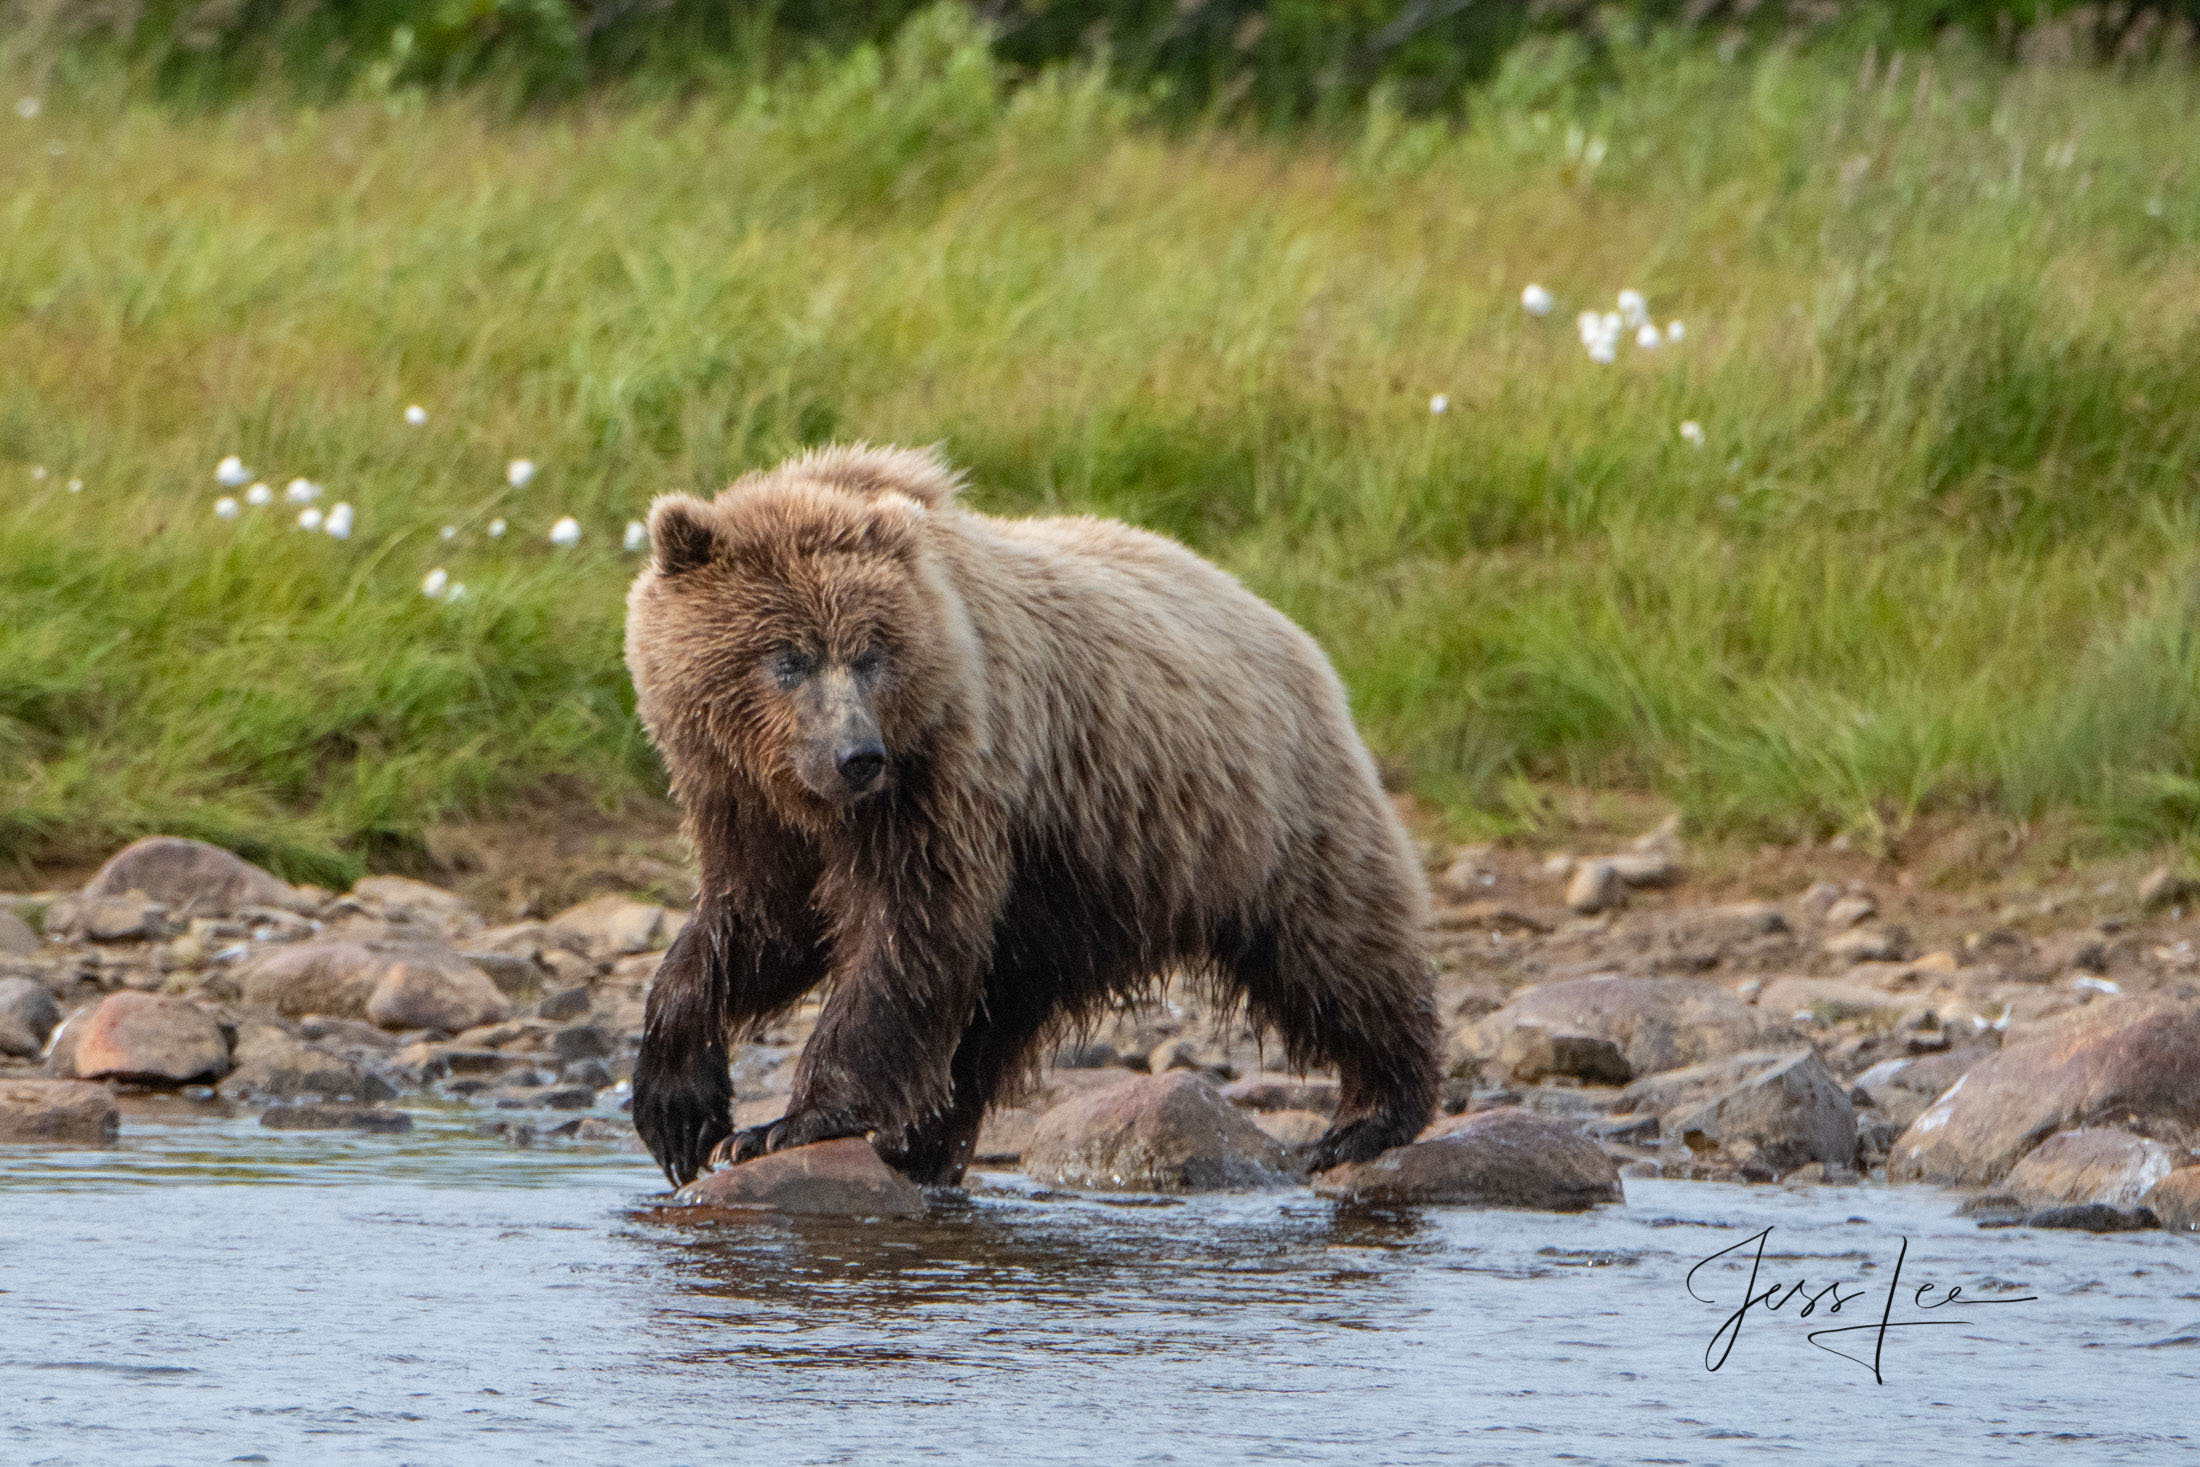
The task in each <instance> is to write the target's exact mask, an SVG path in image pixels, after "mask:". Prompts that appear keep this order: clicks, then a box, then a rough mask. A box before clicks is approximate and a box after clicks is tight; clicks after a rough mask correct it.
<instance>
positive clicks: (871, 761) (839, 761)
mask: <svg viewBox="0 0 2200 1467" xmlns="http://www.w3.org/2000/svg"><path fill="white" fill-rule="evenodd" d="M833 763H834V764H835V766H837V767H838V768H839V770H840V777H841V780H842V781H843V782H844V783H845V784H846V785H847V786H848V788H850V789H852V790H867V789H869V788H870V787H871V786H872V784H873V783H875V782H876V781H877V779H878V777H879V775H880V774H881V773H882V772H883V771H884V770H885V768H886V750H885V748H884V747H883V746H882V745H880V744H879V743H877V742H876V741H875V740H869V739H867V740H865V741H864V742H862V743H860V744H850V745H848V746H847V747H846V748H843V749H842V750H841V751H840V752H839V753H837V754H835V755H834V756H833Z"/></svg>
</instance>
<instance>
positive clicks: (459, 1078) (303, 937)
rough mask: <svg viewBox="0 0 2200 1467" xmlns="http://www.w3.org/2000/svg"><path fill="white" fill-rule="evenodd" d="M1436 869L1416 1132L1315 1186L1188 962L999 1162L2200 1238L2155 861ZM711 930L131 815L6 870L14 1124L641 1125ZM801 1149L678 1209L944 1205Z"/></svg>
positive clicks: (1290, 1126)
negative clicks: (1779, 893)
mask: <svg viewBox="0 0 2200 1467" xmlns="http://www.w3.org/2000/svg"><path fill="white" fill-rule="evenodd" d="M1428 855H1429V858H1430V865H1431V869H1432V871H1434V872H1435V874H1436V885H1437V889H1438V893H1439V906H1438V910H1437V913H1436V922H1435V928H1434V932H1433V934H1432V945H1433V948H1434V951H1435V953H1436V956H1437V960H1438V964H1439V969H1440V995H1441V1001H1442V1005H1443V1015H1444V1018H1445V1021H1446V1024H1447V1027H1448V1034H1449V1037H1448V1045H1449V1048H1448V1053H1447V1058H1446V1063H1447V1071H1448V1073H1447V1078H1446V1081H1445V1097H1444V1110H1445V1114H1444V1115H1443V1116H1441V1117H1439V1119H1438V1120H1437V1122H1436V1123H1435V1124H1434V1125H1432V1126H1431V1128H1430V1130H1429V1132H1428V1133H1427V1134H1426V1135H1425V1136H1424V1137H1423V1138H1422V1140H1421V1141H1419V1142H1417V1143H1415V1144H1414V1145H1412V1146H1409V1147H1402V1148H1399V1149H1398V1150H1396V1151H1393V1152H1390V1153H1387V1154H1386V1155H1385V1156H1384V1157H1381V1158H1378V1159H1377V1160H1376V1161H1374V1162H1370V1163H1367V1164H1365V1165H1363V1166H1358V1167H1347V1168H1339V1169H1338V1170H1336V1171H1333V1172H1330V1173H1326V1174H1324V1175H1322V1176H1320V1177H1316V1178H1312V1179H1308V1178H1305V1177H1303V1176H1302V1175H1301V1174H1299V1173H1297V1172H1295V1171H1294V1170H1293V1163H1292V1160H1291V1158H1292V1155H1293V1152H1292V1150H1291V1148H1293V1147H1295V1146H1296V1145H1298V1144H1300V1143H1303V1142H1304V1141H1306V1140H1309V1139H1311V1138H1312V1137H1313V1136H1314V1135H1316V1134H1318V1133H1319V1132H1320V1130H1321V1129H1322V1127H1323V1126H1324V1125H1325V1123H1326V1113H1327V1112H1328V1111H1329V1110H1331V1109H1333V1107H1334V1105H1335V1099H1336V1086H1335V1082H1334V1080H1333V1079H1332V1078H1329V1077H1325V1076H1322V1075H1308V1076H1300V1075H1290V1074H1281V1073H1275V1072H1272V1071H1270V1070H1269V1069H1267V1068H1266V1067H1265V1065H1264V1058H1265V1055H1264V1049H1263V1045H1262V1043H1261V1041H1260V1038H1259V1036H1257V1035H1255V1034H1253V1033H1251V1032H1250V1031H1248V1030H1247V1029H1246V1028H1245V1027H1244V1025H1243V1023H1242V1021H1241V1020H1240V1019H1238V1018H1237V1017H1236V1016H1234V1015H1231V1014H1228V1013H1225V1012H1218V1011H1215V1010H1214V1009H1212V1008H1211V1007H1210V1006H1209V1005H1208V1004H1207V1003H1206V1002H1205V1001H1204V998H1203V996H1202V995H1201V994H1200V993H1198V992H1197V991H1196V990H1193V989H1191V988H1188V987H1186V986H1184V985H1178V984H1172V985H1170V986H1168V987H1167V988H1166V989H1165V991H1164V992H1163V993H1162V994H1161V995H1160V996H1159V997H1158V998H1157V999H1156V1000H1155V1001H1154V1002H1153V1003H1151V1004H1148V1005H1144V1006H1140V1007H1137V1008H1131V1009H1126V1010H1124V1011H1121V1012H1118V1013H1113V1014H1110V1015H1108V1016H1107V1017H1106V1018H1105V1019H1103V1020H1102V1021H1101V1022H1099V1023H1098V1024H1096V1025H1095V1026H1094V1027H1093V1029H1092V1031H1091V1032H1089V1033H1086V1034H1081V1035H1078V1036H1075V1037H1074V1038H1073V1039H1072V1040H1070V1041H1067V1042H1065V1043H1064V1044H1063V1045H1062V1046H1061V1048H1060V1049H1059V1050H1058V1051H1057V1052H1056V1053H1055V1054H1054V1055H1053V1056H1052V1062H1051V1063H1050V1064H1048V1065H1047V1066H1046V1067H1045V1068H1044V1069H1043V1070H1042V1071H1041V1072H1040V1073H1039V1074H1038V1075H1036V1076H1034V1077H1033V1080H1032V1082H1031V1084H1030V1085H1029V1087H1027V1091H1026V1093H1024V1094H1023V1095H1022V1096H1020V1097H1019V1101H1020V1103H1018V1104H1015V1105H1012V1106H1009V1107H1007V1108H1005V1109H1001V1110H998V1111H996V1112H995V1114H994V1115H993V1116H992V1117H990V1118H989V1120H988V1123H987V1125H986V1128H985V1132H984V1134H983V1135H982V1136H981V1138H980V1142H979V1147H978V1153H977V1158H976V1159H977V1162H978V1164H979V1165H980V1166H987V1167H1000V1166H1019V1167H1021V1168H1022V1169H1023V1170H1024V1171H1025V1172H1026V1173H1027V1174H1028V1175H1030V1176H1032V1177H1033V1178H1035V1179H1037V1180H1038V1181H1040V1182H1042V1183H1044V1184H1046V1185H1048V1186H1058V1187H1065V1188H1076V1189H1087V1190H1105V1191H1162V1192H1170V1191H1196V1190H1209V1189H1216V1188H1225V1189H1227V1188H1245V1187H1261V1186H1299V1185H1307V1184H1309V1183H1311V1184H1312V1185H1313V1186H1314V1187H1315V1188H1316V1189H1317V1190H1318V1191H1320V1192H1322V1193H1323V1194H1325V1195H1330V1196H1334V1197H1338V1198H1340V1199H1344V1200H1349V1201H1356V1202H1361V1203H1367V1204H1397V1203H1418V1202H1453V1203H1462V1204H1469V1205H1481V1206H1510V1207H1530V1208H1540V1209H1547V1210H1572V1209H1578V1208H1581V1207H1588V1206H1593V1205H1596V1204H1598V1203H1602V1202H1610V1201H1617V1200H1619V1199H1620V1196H1621V1187H1622V1180H1621V1179H1622V1178H1624V1177H1647V1176H1663V1177H1676V1178H1696V1179H1716V1180H1728V1181H1748V1182H1764V1183H1776V1182H1777V1183H1788V1184H1798V1183H1817V1184H1840V1183H1845V1182H1854V1181H1856V1180H1859V1179H1862V1178H1865V1177H1877V1178H1884V1179H1886V1180H1889V1181H1896V1182H1902V1181H1925V1182H1933V1183H1939V1184H1943V1185H1950V1186H1956V1187H1961V1188H1966V1189H1969V1190H1970V1191H1971V1192H1972V1193H1973V1194H1974V1195H1973V1199H1972V1202H1971V1203H1970V1204H1969V1209H1970V1210H1971V1211H1973V1212H1975V1214H1976V1215H1977V1216H1978V1217H1979V1219H1980V1220H1981V1222H1982V1223H1985V1224H1989V1225H1991V1224H1997V1223H2010V1222H2029V1223H2031V1224H2033V1225H2038V1226H2066V1227H2082V1228H2092V1229H2096V1230H2112V1229H2123V1228H2131V1227H2155V1226H2161V1227H2169V1228H2174V1229H2179V1230H2191V1229H2194V1228H2196V1227H2200V1165H2196V1164H2195V1163H2196V1160H2200V961H2196V960H2195V957H2194V953H2193V947H2192V943H2191V941H2190V940H2189V939H2184V938H2181V937H2180V936H2179V935H2178V932H2179V928H2180V925H2181V924H2182V922H2183V919H2184V912H2183V903H2184V902H2185V901H2186V900H2187V899H2188V898H2189V897H2190V896H2191V895H2192V892H2191V890H2190V889H2189V888H2188V887H2187V886H2186V885H2185V884H2184V883H2182V882H2180V881H2178V880H2177V879H2176V878H2175V877H2174V876H2172V875H2171V874H2170V873H2168V872H2166V871H2163V872H2157V873H2155V874H2154V875H2153V876H2151V877H2149V878H2148V879H2147V880H2146V881H2145V882H2143V883H2140V884H2139V887H2138V888H2136V889H2134V890H2132V891H2130V892H2129V893H2128V895H2126V894H2121V893H2119V894H2117V895H2118V897H2119V900H2120V903H2121V905H2122V906H2123V907H2124V908H2125V909H2126V910H2123V911H2119V912H2112V913H2110V914H2107V915H2104V916H2099V917H2097V918H2095V919H2094V920H2092V921H2090V922H2087V923H2086V924H2085V925H2084V926H2082V927H2078V928H2075V929H2064V930H2053V924H2052V922H2043V921H2042V920H2040V919H2042V918H2051V917H2052V915H2053V907H2052V905H2050V906H2049V908H2048V910H2046V911H2039V910H2033V911H2030V912H2013V911H2012V910H2010V909H2008V908H2004V909H2002V910H2001V911H1998V912H1993V913H1985V912H1981V911H1979V910H1976V909H1975V908H1966V907H1964V906H1963V905H1961V904H1950V903H1947V902H1940V903H1935V902H1932V901H1928V900H1926V899H1925V898H1922V897H1919V896H1917V895H1916V894H1915V893H1914V892H1913V891H1911V890H1908V889H1906V888H1905V887H1904V886H1903V885H1902V884H1901V883H1896V884H1894V886H1893V889H1888V890H1881V889H1875V888H1873V887H1872V886H1869V885H1866V884H1864V883H1859V882H1853V881H1852V882H1849V883H1846V884H1835V883H1832V882H1826V881H1818V882H1812V883H1809V884H1807V885H1805V886H1804V887H1803V889H1801V890H1798V891H1796V892H1795V893H1794V894H1793V895H1792V896H1789V897H1787V898H1785V899H1782V900H1776V901H1762V900H1757V901H1717V900H1710V901H1707V900H1701V899H1697V900H1691V899H1690V897H1691V895H1692V893H1691V891H1690V885H1691V883H1690V880H1689V877H1688V872H1687V870H1686V868H1685V863H1684V860H1683V856H1682V852H1681V850H1680V848H1679V846H1678V842H1677V840H1676V839H1675V836H1674V833H1673V832H1672V830H1671V829H1669V828H1668V829H1663V830H1660V831H1658V832H1655V833H1653V834H1652V835H1650V836H1648V837H1645V838H1644V839H1642V840H1640V841H1637V842H1635V843H1633V845H1632V846H1631V847H1630V848H1628V849H1625V850H1620V851H1616V852H1612V853H1609V854H1606V855H1601V856H1594V857H1589V858H1574V857H1567V856H1560V857H1548V858H1546V857H1538V856H1534V855H1529V854H1525V853H1519V852H1513V851H1507V850H1502V849H1496V848H1489V847H1469V848H1464V849H1453V850H1443V851H1435V850H1431V851H1430V852H1428ZM684 921H685V914H684V913H683V912H681V911H679V910H676V909H674V908H670V907H666V906H663V905H659V904H657V903H654V902H649V901H643V900H637V899H634V898H630V897H626V896H620V895H607V896H600V897H597V898H594V899H592V900H589V901H586V902H583V903H581V904H579V905H577V906H574V907H571V908H569V909H567V910H565V911H562V912H558V913H556V914H554V915H551V916H548V917H545V918H542V919H540V920H521V921H516V922H507V923H503V924H496V923H493V922H492V921H491V920H490V919H489V917H488V916H487V915H485V914H484V913H482V912H481V911H479V910H477V909H476V908H475V907H474V906H473V905H471V904H469V903H468V902H467V901H465V900H464V899H462V898H461V897H459V896H457V895H456V894H454V893H452V892H449V891H446V890H443V889H441V888H439V887H436V886H433V885H430V884H428V883H425V882H420V881H415V880H411V879H408V878H404V877H394V876H378V877H370V878H367V879H365V880H362V881H360V882H359V883H358V884H357V886H355V887H354V888H353V889H352V890H351V891H349V892H346V893H341V894H339V893H333V892H327V891H321V890H317V889H314V888H301V887H293V886H291V885H289V884H287V883H284V882H282V881H280V880H278V879H277V878H276V877H274V876H273V875H271V874H269V873H268V872H265V871H262V870H260V869H259V868H257V867H254V866H251V865H249V864H248V863H246V862H244V861H241V860H239V859H238V858H237V857H235V856H233V855H230V854H229V853H227V852H225V851H221V850H219V849H217V848H214V847H211V846H206V845H202V844H200V843H198V842H194V841H187V840H181V839H175V838H166V837H159V838H153V839H149V840H145V841H140V842H138V843H136V844H135V845H133V846H131V847H129V848H128V849H126V850H124V851H122V852H120V853H118V854H117V855H116V856H115V857H114V858H113V859H112V860H110V861H109V862H108V863H107V865H106V866H105V867H103V868H102V869H101V870H100V872H99V873H98V875H96V876H95V877H94V878H93V879H92V880H91V881H90V882H89V883H88V884H86V885H85V886H84V887H83V888H81V889H80V890H75V891H61V892H42V893H33V894H24V895H15V896H6V895H0V1143H11V1142H12V1143H22V1144H53V1143H56V1142H69V1143H77V1144H102V1143H105V1142H108V1141H111V1140H112V1139H113V1138H114V1137H115V1135H116V1134H117V1131H118V1127H119V1126H120V1124H121V1113H122V1108H120V1107H118V1105H117V1097H118V1096H120V1097H123V1098H124V1099H127V1098H128V1097H130V1096H131V1095H133V1094H140V1093H144V1092H148V1091H154V1092H162V1093H173V1094H176V1095H180V1096H182V1097H184V1098H185V1099H186V1100H190V1101H196V1102H199V1103H201V1104H204V1105H207V1106H209V1107H216V1108H222V1109H226V1110H231V1111H234V1110H236V1109H239V1108H245V1109H249V1110H254V1111H258V1112H259V1113H260V1116H261V1119H262V1121H263V1123H264V1124H266V1125H267V1126H268V1127H270V1128H271V1129H306V1128H327V1127H335V1128H350V1129H359V1130H401V1129H404V1128H405V1127H407V1126H408V1125H409V1124H410V1122H409V1119H408V1117H407V1116H406V1113H405V1111H404V1110H403V1109H400V1108H398V1107H397V1106H395V1105H394V1104H392V1102H396V1101H400V1100H403V1099H406V1098H426V1099H435V1100H441V1101H446V1102H452V1101H455V1102H462V1103H464V1104H467V1105H470V1106H474V1107H477V1108H479V1110H480V1111H481V1113H482V1123H483V1125H484V1126H486V1127H489V1128H492V1129H494V1130H496V1131H497V1132H498V1134H501V1135H503V1136H505V1137H506V1138H507V1139H508V1140H510V1141H512V1142H513V1143H514V1144H533V1143H537V1142H541V1143H550V1142H555V1141H557V1140H561V1139H577V1140H586V1141H596V1142H608V1143H613V1144H619V1145H624V1146H630V1147H636V1148H637V1149H638V1143H637V1142H636V1140H635V1138H634V1136H633V1132H632V1129H631V1126H630V1125H629V1124H628V1123H627V1120H626V1118H625V1115H624V1113H623V1112H624V1108H625V1103H626V1097H627V1085H628V1081H629V1078H630V1076H631V1074H632V1069H633V1063H634V1057H635V1054H636V1052H637V1049H638V1047H639V1044H640V1038H641V1023H642V1006H643V997H644V994H645V993H646V991H647V987H648V983H649V980H650V977H651V975H652V973H653V972H654V970H655V967H656V964H657V961H658V959H659V957H660V956H661V954H662V953H663V951H664V949H665V948H666V947H667V946H668V945H669V944H670V942H671V941H672V938H673V937H674V936H675V935H676V934H677V933H678V932H679V930H680V928H681V925H682V924H683V923H684ZM2043 925H2046V926H2048V927H2050V930H2048V931H2045V932H2042V931H2039V930H2037V929H2038V928H2040V927H2041V926H2043ZM814 1019H815V1006H814V1004H812V1005H808V1006H805V1007H804V1008H802V1009H798V1010H796V1011H795V1012H794V1013H792V1014H790V1015H788V1016H787V1017H786V1018H785V1019H784V1020H783V1021H781V1022H780V1023H779V1024H778V1025H776V1026H775V1027H773V1028H771V1029H770V1030H768V1031H766V1032H764V1033H762V1034H759V1035H757V1036H755V1039H754V1042H751V1043H748V1044H745V1045H743V1046H741V1047H739V1048H738V1049H737V1051H736V1054H735V1086H736V1093H737V1096H738V1097H739V1099H738V1105H737V1115H736V1121H737V1124H743V1125H747V1124H754V1123H756V1122H758V1121H762V1120H769V1119H771V1118H773V1117H775V1116H777V1115H778V1114H779V1113H780V1112H781V1111H782V1109H783V1108H784V1104H785V1096H786V1089H787V1085H788V1082H789V1080H790V1079H791V1075H792V1068H793V1066H792V1060H793V1058H794V1056H795V1054H796V1053H797V1052H798V1051H799V1049H800V1047H801V1044H802V1042H803V1040H804V1039H805V1038H806V1037H807V1034H808V1031H809V1028H810V1026H811V1024H812V1023H813V1022H814ZM806 1151H807V1152H808V1153H811V1154H808V1155H795V1154H788V1156H783V1157H773V1158H765V1159H763V1160H761V1161H758V1162H752V1163H749V1164H747V1165H745V1166H742V1167H735V1168H728V1169H725V1170H723V1171H720V1172H716V1173H712V1174H710V1175H709V1176H706V1177H705V1178H703V1179H702V1180H700V1181H699V1182H697V1183H696V1184H694V1186H693V1187H691V1188H690V1189H688V1190H687V1192H685V1193H683V1194H682V1196H683V1200H686V1201H690V1202H695V1203H700V1204H704V1205H709V1206H715V1207H728V1208H732V1207H766V1208H772V1209H775V1210H780V1211H794V1212H801V1211H820V1210H822V1211H834V1212H843V1213H845V1212H851V1211H852V1212H875V1213H879V1214H883V1215H905V1214H907V1213H909V1212H910V1211H912V1210H916V1211H921V1210H922V1207H923V1202H922V1196H921V1194H920V1193H917V1192H916V1191H915V1189H913V1188H909V1187H908V1184H907V1183H906V1182H904V1181H902V1179H900V1178H899V1177H898V1176H896V1175H895V1174H894V1173H892V1172H891V1171H890V1170H888V1169H886V1168H884V1167H883V1166H881V1165H879V1164H878V1163H877V1160H876V1158H875V1156H872V1155H871V1154H870V1152H869V1148H868V1147H863V1146H860V1145H857V1146H855V1147H853V1148H850V1147H849V1146H847V1145H846V1144H844V1143H826V1144H825V1145H823V1146H820V1147H813V1148H806Z"/></svg>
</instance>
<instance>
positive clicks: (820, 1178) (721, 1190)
mask: <svg viewBox="0 0 2200 1467" xmlns="http://www.w3.org/2000/svg"><path fill="white" fill-rule="evenodd" d="M677 1200H678V1201H681V1202H685V1203H690V1204H693V1205H695V1206H699V1207H713V1208H723V1209H729V1210H746V1211H769V1212H780V1213H791V1214H796V1215H802V1216H828V1217H922V1216H923V1215H924V1210H925V1203H924V1193H923V1192H922V1191H920V1190H919V1189H918V1188H917V1186H916V1184H915V1183H913V1182H911V1181H910V1180H909V1179H908V1178H907V1177H904V1176H903V1175H902V1174H901V1173H899V1172H897V1171H895V1170H894V1169H893V1168H892V1167H890V1166H888V1165H887V1164H886V1163H885V1162H883V1161H881V1160H879V1156H878V1153H877V1152H876V1151H874V1150H872V1149H871V1143H870V1142H868V1141H865V1140H862V1139H860V1138H857V1137H848V1138H844V1139H842V1140H838V1141H821V1142H819V1143H817V1144H816V1145H814V1146H798V1147H795V1148H793V1149H792V1150H788V1151H775V1152H773V1153H772V1154H771V1155H769V1156H760V1157H758V1158H756V1159H755V1160H754V1161H745V1162H742V1163H741V1164H740V1165H738V1166H730V1167H725V1168H723V1169H721V1170H719V1171H715V1172H711V1173H709V1174H708V1175H706V1176H703V1177H701V1178H699V1179H698V1180H696V1181H694V1182H691V1183H689V1184H688V1185H687V1186H686V1187H683V1188H681V1189H680V1192H679V1194H678V1197H677Z"/></svg>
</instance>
